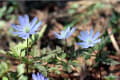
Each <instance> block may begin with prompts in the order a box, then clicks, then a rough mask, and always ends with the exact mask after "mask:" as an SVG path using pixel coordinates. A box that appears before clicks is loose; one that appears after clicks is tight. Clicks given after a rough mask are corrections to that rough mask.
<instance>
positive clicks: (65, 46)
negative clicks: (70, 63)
mask: <svg viewBox="0 0 120 80" xmlns="http://www.w3.org/2000/svg"><path fill="white" fill-rule="evenodd" d="M66 48H67V39H65V45H64V50H66Z"/></svg>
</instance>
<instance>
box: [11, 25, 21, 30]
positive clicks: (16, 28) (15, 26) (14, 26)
mask: <svg viewBox="0 0 120 80" xmlns="http://www.w3.org/2000/svg"><path fill="white" fill-rule="evenodd" d="M12 27H13V28H14V29H15V30H17V31H22V28H20V27H18V26H17V25H15V24H12Z"/></svg>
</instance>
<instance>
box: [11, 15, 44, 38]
mask: <svg viewBox="0 0 120 80" xmlns="http://www.w3.org/2000/svg"><path fill="white" fill-rule="evenodd" d="M36 22H37V17H35V18H34V19H33V20H32V22H29V17H28V15H24V16H19V23H20V25H15V24H12V27H13V28H14V29H15V30H16V31H17V32H13V33H14V34H17V35H18V36H19V37H22V38H23V39H28V38H29V37H30V35H32V34H35V33H36V31H37V30H38V28H39V26H40V25H41V24H42V22H41V21H40V22H38V23H37V24H36Z"/></svg>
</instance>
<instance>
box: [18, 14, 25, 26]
mask: <svg viewBox="0 0 120 80" xmlns="http://www.w3.org/2000/svg"><path fill="white" fill-rule="evenodd" d="M19 23H20V25H22V26H23V25H25V20H24V17H22V16H19Z"/></svg>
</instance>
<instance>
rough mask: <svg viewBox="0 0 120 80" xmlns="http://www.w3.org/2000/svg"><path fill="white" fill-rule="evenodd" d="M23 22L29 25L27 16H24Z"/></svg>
mask: <svg viewBox="0 0 120 80" xmlns="http://www.w3.org/2000/svg"><path fill="white" fill-rule="evenodd" d="M24 21H25V24H29V16H28V15H27V14H26V15H24Z"/></svg>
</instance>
